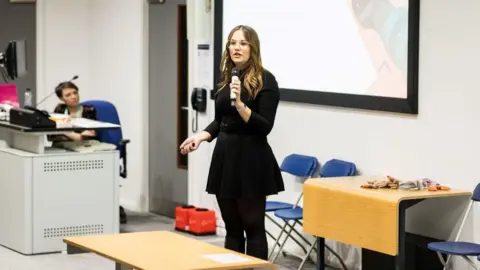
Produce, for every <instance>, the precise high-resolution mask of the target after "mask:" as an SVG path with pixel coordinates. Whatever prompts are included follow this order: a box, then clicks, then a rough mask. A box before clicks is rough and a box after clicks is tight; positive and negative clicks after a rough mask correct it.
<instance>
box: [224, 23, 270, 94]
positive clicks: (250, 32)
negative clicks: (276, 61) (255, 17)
mask: <svg viewBox="0 0 480 270" xmlns="http://www.w3.org/2000/svg"><path fill="white" fill-rule="evenodd" d="M238 30H241V31H242V32H243V35H244V36H245V39H246V41H247V42H248V43H249V46H250V59H248V61H247V63H245V71H244V72H243V74H244V75H243V84H244V85H245V88H246V90H247V92H248V95H249V96H250V97H256V96H257V94H258V92H259V91H260V90H261V89H262V88H263V79H262V72H263V66H262V57H261V55H260V40H259V39H258V35H257V32H256V31H255V30H254V29H253V28H251V27H249V26H246V25H239V26H236V27H235V28H233V29H232V31H230V34H229V35H228V40H227V44H226V45H225V51H224V52H223V55H222V60H221V62H220V72H221V82H220V83H219V84H218V86H219V89H218V91H220V90H222V89H223V88H225V86H226V85H227V84H228V83H229V81H230V77H231V72H232V69H233V67H235V64H234V63H233V61H232V58H231V57H230V50H229V46H230V40H231V39H232V36H233V33H235V32H236V31H238Z"/></svg>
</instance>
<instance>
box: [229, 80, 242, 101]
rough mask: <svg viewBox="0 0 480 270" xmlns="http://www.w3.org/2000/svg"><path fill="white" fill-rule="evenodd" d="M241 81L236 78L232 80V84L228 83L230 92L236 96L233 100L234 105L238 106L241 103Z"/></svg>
mask: <svg viewBox="0 0 480 270" xmlns="http://www.w3.org/2000/svg"><path fill="white" fill-rule="evenodd" d="M241 84H242V83H241V81H240V80H239V79H238V78H233V79H232V82H231V83H230V91H232V92H233V93H235V95H236V97H237V98H236V100H235V105H238V104H240V103H242V100H241V98H240V94H241V93H242V86H241Z"/></svg>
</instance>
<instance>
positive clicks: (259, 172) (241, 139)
mask: <svg viewBox="0 0 480 270" xmlns="http://www.w3.org/2000/svg"><path fill="white" fill-rule="evenodd" d="M234 68H236V69H238V70H239V74H238V76H237V77H232V70H233V69H234ZM221 72H222V74H221V82H220V83H219V86H218V91H217V94H216V98H215V120H214V121H213V122H212V123H211V124H210V125H208V126H207V127H206V128H205V130H204V131H202V132H200V133H198V134H195V135H193V136H192V137H190V138H188V139H187V140H185V141H184V142H183V143H182V145H181V146H180V151H181V153H182V154H187V153H190V152H192V151H194V150H196V149H197V148H198V147H199V145H200V144H201V143H202V142H204V141H208V142H210V141H212V140H213V139H215V138H217V143H216V145H215V150H214V151H213V156H212V161H211V165H210V172H209V176H208V182H207V189H206V191H207V192H208V193H210V194H215V195H216V198H217V201H218V205H219V207H220V212H221V215H222V218H223V220H224V222H225V228H226V232H227V235H226V238H225V248H228V249H231V250H234V251H237V252H241V253H245V237H244V234H245V235H246V242H247V247H246V254H247V255H250V256H254V257H257V258H260V259H264V260H267V259H268V245H267V237H266V233H265V203H266V197H267V196H268V195H273V194H277V193H278V192H281V191H283V190H284V184H283V179H282V175H281V172H280V169H279V166H278V163H277V161H276V159H275V156H274V155H273V152H272V149H271V148H270V145H269V144H268V141H267V135H268V134H269V133H270V131H271V130H272V128H273V126H274V122H275V115H276V112H277V107H278V103H279V100H280V93H279V89H278V84H277V81H276V79H275V77H274V76H273V75H272V74H271V73H270V72H269V71H267V70H265V69H264V68H263V66H262V59H261V55H260V41H259V39H258V35H257V33H256V32H255V30H254V29H252V28H251V27H248V26H244V25H240V26H237V27H235V28H234V29H233V30H232V31H231V32H230V34H229V36H228V42H227V45H226V48H225V52H224V53H223V57H222V61H221ZM231 93H235V99H234V102H233V106H232V101H231V97H230V94H231Z"/></svg>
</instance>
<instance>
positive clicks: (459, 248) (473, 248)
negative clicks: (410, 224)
mask: <svg viewBox="0 0 480 270" xmlns="http://www.w3.org/2000/svg"><path fill="white" fill-rule="evenodd" d="M479 201H480V184H478V185H477V187H476V188H475V190H474V191H473V195H472V199H471V200H470V203H469V204H468V207H467V212H465V215H464V216H463V219H462V223H461V224H460V228H459V229H458V232H457V235H456V237H455V240H454V241H444V242H432V243H430V244H428V248H429V249H430V250H433V251H436V252H437V254H438V258H439V259H440V261H441V262H442V264H443V266H444V268H443V269H444V270H447V269H448V268H449V266H450V258H451V256H460V257H462V258H464V259H465V260H466V261H467V262H468V264H470V266H472V267H473V268H474V269H477V270H479V269H478V267H477V266H475V263H474V262H473V260H472V259H470V258H469V257H470V256H476V257H477V259H478V260H480V245H479V244H475V243H471V242H463V241H458V239H459V238H460V235H461V233H462V230H463V226H464V225H465V221H466V220H467V218H468V215H469V214H470V212H471V210H472V207H473V204H474V203H475V202H479ZM442 254H446V255H447V260H446V261H445V260H444V259H443V257H442Z"/></svg>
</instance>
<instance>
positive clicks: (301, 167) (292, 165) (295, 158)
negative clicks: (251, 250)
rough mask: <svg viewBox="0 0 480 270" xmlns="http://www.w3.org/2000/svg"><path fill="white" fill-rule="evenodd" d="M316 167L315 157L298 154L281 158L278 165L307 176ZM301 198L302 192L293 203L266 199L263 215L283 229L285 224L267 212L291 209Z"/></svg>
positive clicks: (314, 171)
mask: <svg viewBox="0 0 480 270" xmlns="http://www.w3.org/2000/svg"><path fill="white" fill-rule="evenodd" d="M318 167H319V163H318V160H317V158H316V157H312V156H306V155H300V154H290V155H288V156H287V157H285V158H284V159H283V161H282V164H281V165H280V170H281V171H282V172H285V173H288V174H290V175H293V176H296V177H302V178H309V177H312V176H313V175H314V174H315V173H317V171H318ZM301 198H302V194H301V195H300V196H299V197H298V198H297V200H296V202H295V203H288V202H282V201H267V203H266V205H265V217H267V218H268V219H269V220H270V221H271V222H272V223H273V224H275V225H277V227H278V228H280V229H282V230H283V228H284V226H285V225H283V226H282V225H281V224H280V223H278V222H277V221H275V219H273V218H272V217H271V216H270V215H269V213H271V212H275V211H278V210H282V209H292V208H294V205H296V204H298V203H299V202H300V200H301ZM294 231H295V233H296V235H297V236H298V237H300V238H301V239H302V240H303V241H307V239H306V238H305V237H304V236H303V235H302V234H301V233H300V232H298V231H297V230H294ZM266 233H267V235H268V236H270V237H271V238H272V239H273V240H274V241H275V245H278V246H279V247H280V243H279V241H278V240H277V238H276V237H275V236H273V235H272V234H271V233H270V232H269V231H268V230H267V231H266ZM291 238H292V240H293V241H295V242H296V243H297V244H298V245H299V246H300V247H301V248H302V249H303V251H304V252H305V253H307V249H306V248H305V247H304V246H303V245H302V244H301V243H300V241H299V240H298V239H297V238H296V237H293V236H292V237H291ZM307 242H308V241H307ZM274 249H275V248H274ZM292 255H294V256H296V257H299V258H303V257H302V256H298V255H295V254H292Z"/></svg>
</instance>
